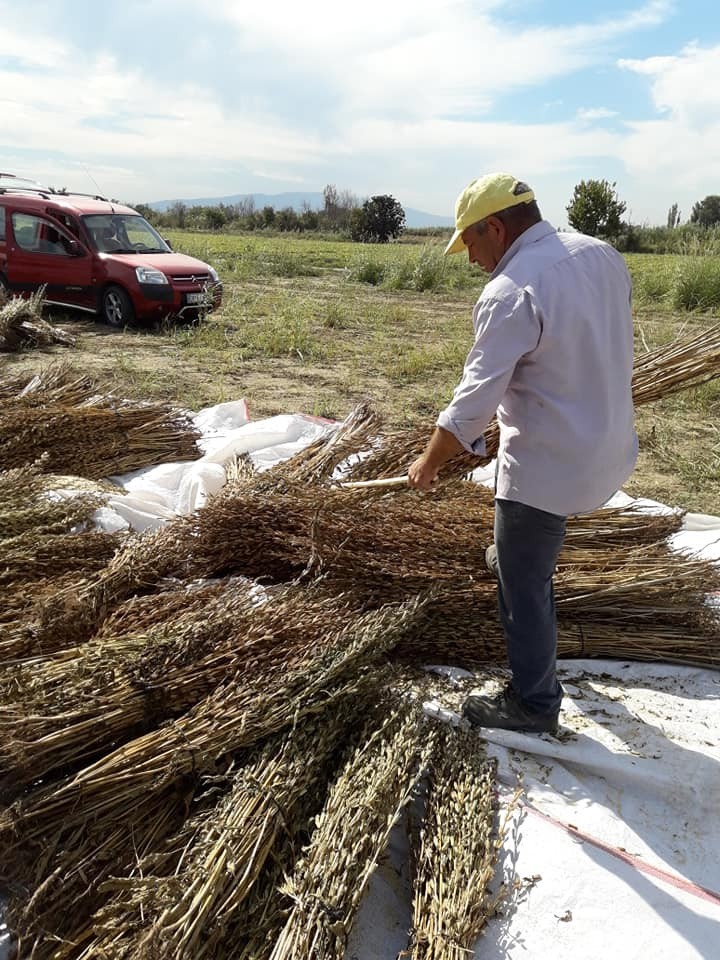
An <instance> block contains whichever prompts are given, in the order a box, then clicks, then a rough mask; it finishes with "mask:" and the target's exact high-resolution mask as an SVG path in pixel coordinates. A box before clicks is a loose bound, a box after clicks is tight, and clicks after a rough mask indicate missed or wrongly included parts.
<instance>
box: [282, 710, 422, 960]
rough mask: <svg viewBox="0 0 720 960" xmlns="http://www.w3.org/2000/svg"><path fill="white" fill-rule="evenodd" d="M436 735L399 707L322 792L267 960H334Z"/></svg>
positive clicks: (372, 730)
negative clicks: (322, 802) (285, 915)
mask: <svg viewBox="0 0 720 960" xmlns="http://www.w3.org/2000/svg"><path fill="white" fill-rule="evenodd" d="M435 736H436V731H435V730H434V729H433V728H430V729H427V728H425V727H424V725H423V720H422V714H421V713H420V711H419V708H418V706H417V705H415V706H413V705H412V704H409V703H405V702H404V701H403V700H402V699H400V701H399V703H398V705H397V707H396V708H395V709H394V710H392V711H390V712H388V713H387V714H386V716H385V718H384V720H383V721H382V724H381V726H380V727H377V726H374V725H373V726H372V727H370V729H369V730H368V731H367V739H366V740H365V742H363V743H361V745H360V746H359V747H358V748H357V750H356V751H355V753H354V754H353V755H352V756H351V757H350V759H349V760H348V762H347V764H346V765H345V767H344V768H343V770H342V771H341V772H340V774H339V776H338V778H337V780H336V781H335V782H334V783H333V784H332V786H331V787H330V790H329V793H328V797H327V800H326V801H325V805H324V807H323V809H322V812H321V813H320V814H319V815H318V817H317V818H316V826H315V830H314V832H313V835H312V839H311V841H310V845H309V846H308V848H307V849H306V850H304V851H303V853H302V856H301V858H300V860H299V861H298V863H297V865H296V867H295V871H294V873H293V876H292V877H291V878H290V879H289V881H288V883H287V884H286V886H285V887H284V891H285V893H286V894H287V895H288V896H289V897H290V898H291V900H292V902H293V908H292V910H291V912H290V915H289V917H288V919H287V922H286V924H285V927H284V929H283V930H282V933H281V934H280V936H279V937H278V940H277V942H276V944H275V947H274V949H273V951H272V954H271V960H310V958H312V960H342V958H343V957H344V956H345V948H346V946H347V939H348V934H349V932H350V930H351V928H352V924H353V921H354V919H355V916H356V914H357V910H358V907H359V905H360V900H361V899H362V896H363V893H364V892H365V889H366V887H367V884H368V881H369V879H370V877H371V875H372V873H373V871H374V870H375V867H376V866H377V861H378V858H379V857H380V855H381V854H382V853H383V851H384V850H385V848H386V847H387V844H388V841H389V839H390V833H391V831H392V828H393V826H394V825H395V824H396V823H397V821H398V819H399V817H400V815H401V813H402V811H403V809H404V808H405V806H406V805H407V804H408V803H409V801H410V800H411V799H412V797H413V794H414V791H415V788H416V785H417V782H418V780H419V777H420V775H421V773H422V770H423V768H424V766H425V763H426V761H427V758H428V755H429V753H430V751H431V750H432V747H433V744H434V740H435Z"/></svg>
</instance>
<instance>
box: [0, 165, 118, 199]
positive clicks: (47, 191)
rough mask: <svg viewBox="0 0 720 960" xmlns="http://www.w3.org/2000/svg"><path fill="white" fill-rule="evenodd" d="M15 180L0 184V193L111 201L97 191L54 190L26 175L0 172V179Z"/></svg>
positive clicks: (46, 197)
mask: <svg viewBox="0 0 720 960" xmlns="http://www.w3.org/2000/svg"><path fill="white" fill-rule="evenodd" d="M3 179H5V180H16V181H17V183H9V184H7V185H3V184H0V193H38V194H40V196H41V197H44V198H45V199H46V200H49V199H50V197H89V198H90V199H91V200H102V201H103V202H104V203H111V202H112V201H110V200H108V198H107V197H101V196H100V194H97V193H75V192H74V191H71V190H56V189H55V188H54V187H45V186H43V184H42V183H39V182H38V181H37V180H30V179H28V178H27V177H18V176H16V175H15V174H14V173H2V172H1V171H0V181H1V180H3Z"/></svg>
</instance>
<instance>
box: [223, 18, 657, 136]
mask: <svg viewBox="0 0 720 960" xmlns="http://www.w3.org/2000/svg"><path fill="white" fill-rule="evenodd" d="M505 7H507V4H506V3H502V2H500V0H494V2H485V3H477V2H470V0H436V2H435V3H433V4H422V3H418V2H417V0H394V2H393V3H388V2H387V0H365V2H363V4H362V6H361V7H360V8H358V9H356V10H354V11H353V15H352V17H349V16H348V17H343V16H341V15H340V14H339V12H338V8H337V5H336V4H334V3H329V2H327V0H306V2H305V3H303V4H298V3H297V2H295V0H276V2H275V3H273V4H272V5H271V6H269V7H267V8H266V7H264V6H262V5H260V6H258V5H256V4H244V3H243V4H239V3H237V2H235V0H216V2H215V3H214V4H213V5H212V7H209V8H208V14H209V15H210V16H213V17H220V18H222V19H223V20H224V21H225V22H226V23H228V24H230V25H231V27H232V28H233V29H234V30H235V32H236V34H235V42H236V44H237V45H238V47H239V48H240V49H241V50H245V51H247V52H248V53H252V52H254V51H257V50H258V49H265V50H267V56H268V58H269V60H270V62H275V63H277V69H278V71H279V72H282V73H285V72H288V73H290V74H292V72H293V69H299V68H300V67H301V69H302V70H303V71H306V72H307V75H308V76H312V77H313V78H314V79H315V81H316V82H318V83H320V84H322V82H323V81H324V82H325V84H326V85H327V86H328V87H329V88H331V89H332V90H333V91H334V92H335V93H337V94H339V95H340V97H341V102H340V104H339V107H338V112H339V113H346V114H347V113H350V114H355V113H356V112H358V111H361V112H367V113H375V114H377V113H380V114H386V115H402V116H408V115H411V116H414V117H417V118H422V117H424V118H426V117H432V116H458V115H467V114H473V115H477V114H479V113H485V112H487V111H488V110H489V109H490V107H491V105H492V103H493V101H494V99H495V98H496V97H497V96H498V95H499V94H505V93H507V92H508V91H509V90H511V89H518V88H522V87H526V86H531V85H535V84H540V83H542V82H544V81H546V80H548V79H551V78H554V77H559V76H564V75H567V74H570V73H572V72H573V71H574V70H577V69H579V68H581V67H584V66H588V65H590V64H593V63H598V62H600V61H601V60H602V59H603V58H604V56H605V55H606V48H607V45H608V44H611V43H612V42H613V41H615V40H617V39H619V38H621V37H623V36H625V35H627V34H629V33H632V32H633V31H636V30H639V29H644V28H646V27H648V26H652V25H655V24H658V23H660V22H661V21H662V20H663V19H664V18H666V17H667V16H668V15H669V12H670V11H671V9H672V5H671V4H670V3H668V2H666V0H649V2H646V3H645V4H642V5H640V6H639V7H638V8H637V9H635V10H631V11H630V12H628V13H626V14H624V15H619V16H616V17H614V18H605V17H604V18H603V19H601V20H599V21H598V22H594V23H580V24H577V25H570V26H566V25H563V26H556V27H538V26H533V25H530V26H523V25H522V24H521V23H519V22H516V21H513V20H512V18H511V17H510V14H508V13H506V12H505V11H504V9H503V8H505Z"/></svg>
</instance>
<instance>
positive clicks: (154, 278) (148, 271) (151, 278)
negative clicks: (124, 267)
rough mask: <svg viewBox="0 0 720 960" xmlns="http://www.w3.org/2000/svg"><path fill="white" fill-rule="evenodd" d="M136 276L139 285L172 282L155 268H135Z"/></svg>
mask: <svg viewBox="0 0 720 960" xmlns="http://www.w3.org/2000/svg"><path fill="white" fill-rule="evenodd" d="M135 276H136V277H137V278H138V282H139V283H169V282H170V281H169V280H168V278H167V277H166V276H165V274H164V273H163V272H162V270H156V269H155V267H135Z"/></svg>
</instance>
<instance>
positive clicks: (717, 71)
mask: <svg viewBox="0 0 720 960" xmlns="http://www.w3.org/2000/svg"><path fill="white" fill-rule="evenodd" d="M621 66H622V67H624V68H625V69H627V70H631V71H633V72H634V73H637V74H639V75H641V76H645V77H648V78H649V79H650V92H651V94H652V98H653V102H654V104H655V106H656V108H657V110H658V112H659V114H660V116H659V118H657V119H653V120H648V121H637V122H631V123H628V124H627V135H626V137H625V138H624V139H623V144H622V154H621V155H622V159H623V161H624V163H625V166H626V168H627V170H628V171H629V173H630V174H631V175H632V176H634V177H635V179H636V182H637V185H638V187H637V189H638V193H639V194H640V195H641V196H644V197H645V198H646V199H645V204H646V207H649V205H650V195H654V196H655V198H656V200H655V205H656V206H657V197H658V196H661V197H663V198H664V200H666V201H667V202H666V207H667V206H669V204H670V202H673V201H679V202H680V205H681V207H682V208H683V209H685V210H688V211H689V209H690V207H691V206H692V203H693V202H695V201H696V200H701V199H702V198H703V197H704V196H706V195H708V194H710V193H717V177H718V169H719V168H720V46H714V47H707V48H702V47H700V46H698V45H697V44H693V45H691V46H688V47H685V48H684V49H683V50H682V51H681V53H680V54H678V55H677V56H668V57H649V58H647V59H645V60H624V61H621Z"/></svg>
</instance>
